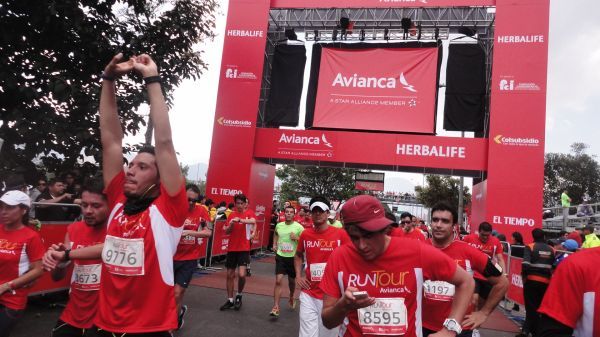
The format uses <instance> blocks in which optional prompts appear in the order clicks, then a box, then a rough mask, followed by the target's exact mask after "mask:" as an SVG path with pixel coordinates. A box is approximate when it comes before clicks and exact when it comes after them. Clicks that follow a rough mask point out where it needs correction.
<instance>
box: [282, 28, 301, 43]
mask: <svg viewBox="0 0 600 337" xmlns="http://www.w3.org/2000/svg"><path fill="white" fill-rule="evenodd" d="M285 37H286V38H287V39H288V40H298V35H296V32H295V31H294V28H286V29H285Z"/></svg>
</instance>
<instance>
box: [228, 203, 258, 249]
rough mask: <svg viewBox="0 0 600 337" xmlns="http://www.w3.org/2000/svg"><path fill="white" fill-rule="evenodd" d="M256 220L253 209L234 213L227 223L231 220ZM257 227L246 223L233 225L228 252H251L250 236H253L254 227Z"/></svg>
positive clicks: (230, 215)
mask: <svg viewBox="0 0 600 337" xmlns="http://www.w3.org/2000/svg"><path fill="white" fill-rule="evenodd" d="M234 218H240V219H255V220H256V215H255V214H254V212H253V211H252V210H251V209H247V210H245V211H243V212H241V213H240V212H238V211H233V212H231V213H230V214H229V216H228V217H227V223H229V221H231V219H234ZM253 226H255V225H252V224H244V223H241V222H239V223H233V229H232V230H231V234H229V243H228V245H227V251H228V252H248V251H250V236H251V235H252V227H253Z"/></svg>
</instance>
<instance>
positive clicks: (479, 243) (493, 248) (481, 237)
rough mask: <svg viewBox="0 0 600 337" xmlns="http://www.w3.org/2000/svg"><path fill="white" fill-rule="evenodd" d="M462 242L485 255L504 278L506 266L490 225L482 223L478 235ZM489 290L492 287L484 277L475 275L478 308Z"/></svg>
mask: <svg viewBox="0 0 600 337" xmlns="http://www.w3.org/2000/svg"><path fill="white" fill-rule="evenodd" d="M463 241H464V242H466V243H468V244H469V245H471V246H473V247H475V248H477V249H479V250H480V251H482V252H484V253H485V254H487V256H489V257H490V258H491V259H492V262H493V263H497V264H498V265H499V266H500V268H502V270H503V271H504V276H506V264H505V263H504V257H503V256H502V251H503V248H502V244H501V243H500V240H498V238H497V237H495V236H493V235H492V225H491V224H490V223H488V222H482V223H481V224H480V225H479V230H478V233H472V234H469V235H467V236H465V237H464V238H463ZM491 290H492V286H491V284H489V283H488V282H487V280H486V279H485V277H483V276H481V275H480V274H479V273H475V293H476V296H475V297H476V302H477V303H478V304H477V307H478V308H481V307H482V305H483V302H484V301H485V299H486V298H487V297H488V295H489V293H490V291H491Z"/></svg>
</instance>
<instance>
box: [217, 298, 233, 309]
mask: <svg viewBox="0 0 600 337" xmlns="http://www.w3.org/2000/svg"><path fill="white" fill-rule="evenodd" d="M233 307H234V304H233V302H231V301H230V300H227V302H225V304H223V305H222V306H221V308H219V310H221V311H223V310H227V309H231V308H233Z"/></svg>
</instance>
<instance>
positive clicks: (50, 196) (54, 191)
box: [35, 178, 73, 221]
mask: <svg viewBox="0 0 600 337" xmlns="http://www.w3.org/2000/svg"><path fill="white" fill-rule="evenodd" d="M36 201H37V202H43V203H46V204H70V203H72V202H73V195H72V194H70V193H65V184H64V182H63V181H62V179H59V178H54V179H50V181H49V183H48V188H47V189H46V190H45V191H44V192H43V193H42V194H40V196H39V197H38V198H37V200H36ZM35 212H36V215H37V218H38V220H40V221H65V220H73V219H70V218H69V214H70V213H69V208H68V207H67V206H53V205H38V206H37V208H36V211H35Z"/></svg>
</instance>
